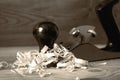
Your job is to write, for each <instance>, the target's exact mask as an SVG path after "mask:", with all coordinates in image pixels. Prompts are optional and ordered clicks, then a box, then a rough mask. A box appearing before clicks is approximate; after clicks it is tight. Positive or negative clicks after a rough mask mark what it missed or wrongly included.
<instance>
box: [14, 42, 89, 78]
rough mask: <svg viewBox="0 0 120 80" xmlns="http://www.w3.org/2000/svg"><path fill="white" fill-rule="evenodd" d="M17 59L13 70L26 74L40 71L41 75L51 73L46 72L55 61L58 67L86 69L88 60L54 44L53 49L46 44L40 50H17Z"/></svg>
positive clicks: (70, 69) (69, 69)
mask: <svg viewBox="0 0 120 80" xmlns="http://www.w3.org/2000/svg"><path fill="white" fill-rule="evenodd" d="M16 58H17V60H16V61H15V62H14V63H13V65H12V66H13V67H14V69H13V71H15V72H17V73H19V74H20V75H22V76H24V75H25V74H32V73H38V74H39V76H40V77H45V76H46V75H51V73H48V72H46V68H48V65H50V64H52V63H54V64H56V68H63V69H65V70H67V71H70V72H72V71H74V70H75V69H86V68H87V65H88V61H86V60H83V59H78V58H76V57H75V56H74V55H73V53H72V52H70V51H69V50H68V49H66V48H65V47H64V46H62V45H57V44H54V48H53V49H49V48H48V47H47V46H44V47H43V49H42V50H41V51H40V52H39V51H37V50H31V51H28V52H20V51H18V52H17V55H16Z"/></svg>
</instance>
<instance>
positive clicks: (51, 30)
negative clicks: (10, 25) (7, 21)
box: [33, 21, 59, 51]
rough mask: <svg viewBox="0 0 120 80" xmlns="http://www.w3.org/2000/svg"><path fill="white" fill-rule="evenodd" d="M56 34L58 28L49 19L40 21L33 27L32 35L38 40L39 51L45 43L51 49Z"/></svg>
mask: <svg viewBox="0 0 120 80" xmlns="http://www.w3.org/2000/svg"><path fill="white" fill-rule="evenodd" d="M58 34H59V30H58V27H57V25H56V24H55V23H53V22H49V21H45V22H40V23H38V24H37V25H36V26H35V27H34V28H33V36H34V37H35V39H36V40H37V42H38V45H39V51H40V50H41V49H42V48H43V47H44V46H45V45H46V46H48V47H49V48H50V49H52V48H53V44H54V42H55V40H56V39H57V37H58Z"/></svg>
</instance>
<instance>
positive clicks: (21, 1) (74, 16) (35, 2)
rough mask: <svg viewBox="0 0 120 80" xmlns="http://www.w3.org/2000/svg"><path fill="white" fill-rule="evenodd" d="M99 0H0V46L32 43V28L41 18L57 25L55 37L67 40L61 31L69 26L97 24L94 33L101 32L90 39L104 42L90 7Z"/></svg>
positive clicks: (66, 31) (64, 30) (69, 27)
mask: <svg viewBox="0 0 120 80" xmlns="http://www.w3.org/2000/svg"><path fill="white" fill-rule="evenodd" d="M99 2H100V0H97V1H96V0H67V1H64V0H54V1H53V0H52V1H48V0H11V1H10V0H0V46H25V45H28V46H29V45H36V41H35V40H34V38H33V36H32V29H33V27H34V25H35V24H37V23H38V22H41V21H53V22H55V23H56V24H57V25H58V26H59V29H60V35H59V38H58V41H64V42H67V41H66V39H65V38H66V37H67V38H69V36H64V34H65V35H67V34H68V32H69V30H70V29H71V28H72V27H76V26H78V25H84V24H86V25H87V24H89V25H95V26H96V27H98V28H99V29H97V31H98V33H101V32H102V35H101V34H100V35H99V37H98V38H97V40H94V42H96V41H98V42H105V41H102V40H101V38H104V39H105V40H106V38H105V35H104V31H103V29H102V27H101V26H100V23H99V20H98V19H97V16H96V14H95V10H94V8H95V6H96V5H97V4H98V3H99ZM117 19H118V18H117ZM63 33H64V34H63ZM15 35H17V36H19V38H18V37H16V36H15ZM3 36H4V37H3ZM24 36H26V37H24ZM23 41H25V42H26V43H22V42H23Z"/></svg>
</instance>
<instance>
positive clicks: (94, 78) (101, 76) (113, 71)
mask: <svg viewBox="0 0 120 80" xmlns="http://www.w3.org/2000/svg"><path fill="white" fill-rule="evenodd" d="M119 61H120V59H116V60H114V59H113V60H106V61H96V62H91V63H90V66H89V67H88V69H86V70H77V71H74V72H68V71H64V70H61V69H56V68H49V69H47V72H52V74H51V75H49V76H47V77H43V78H40V77H39V76H38V75H37V74H33V75H32V74H30V75H26V76H24V77H23V76H20V75H18V74H16V73H13V72H11V71H10V70H0V80H8V79H9V80H10V79H12V80H21V79H22V80H75V79H76V77H79V78H80V80H119V78H120V64H119ZM104 63H106V64H104ZM6 75H7V76H6Z"/></svg>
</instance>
